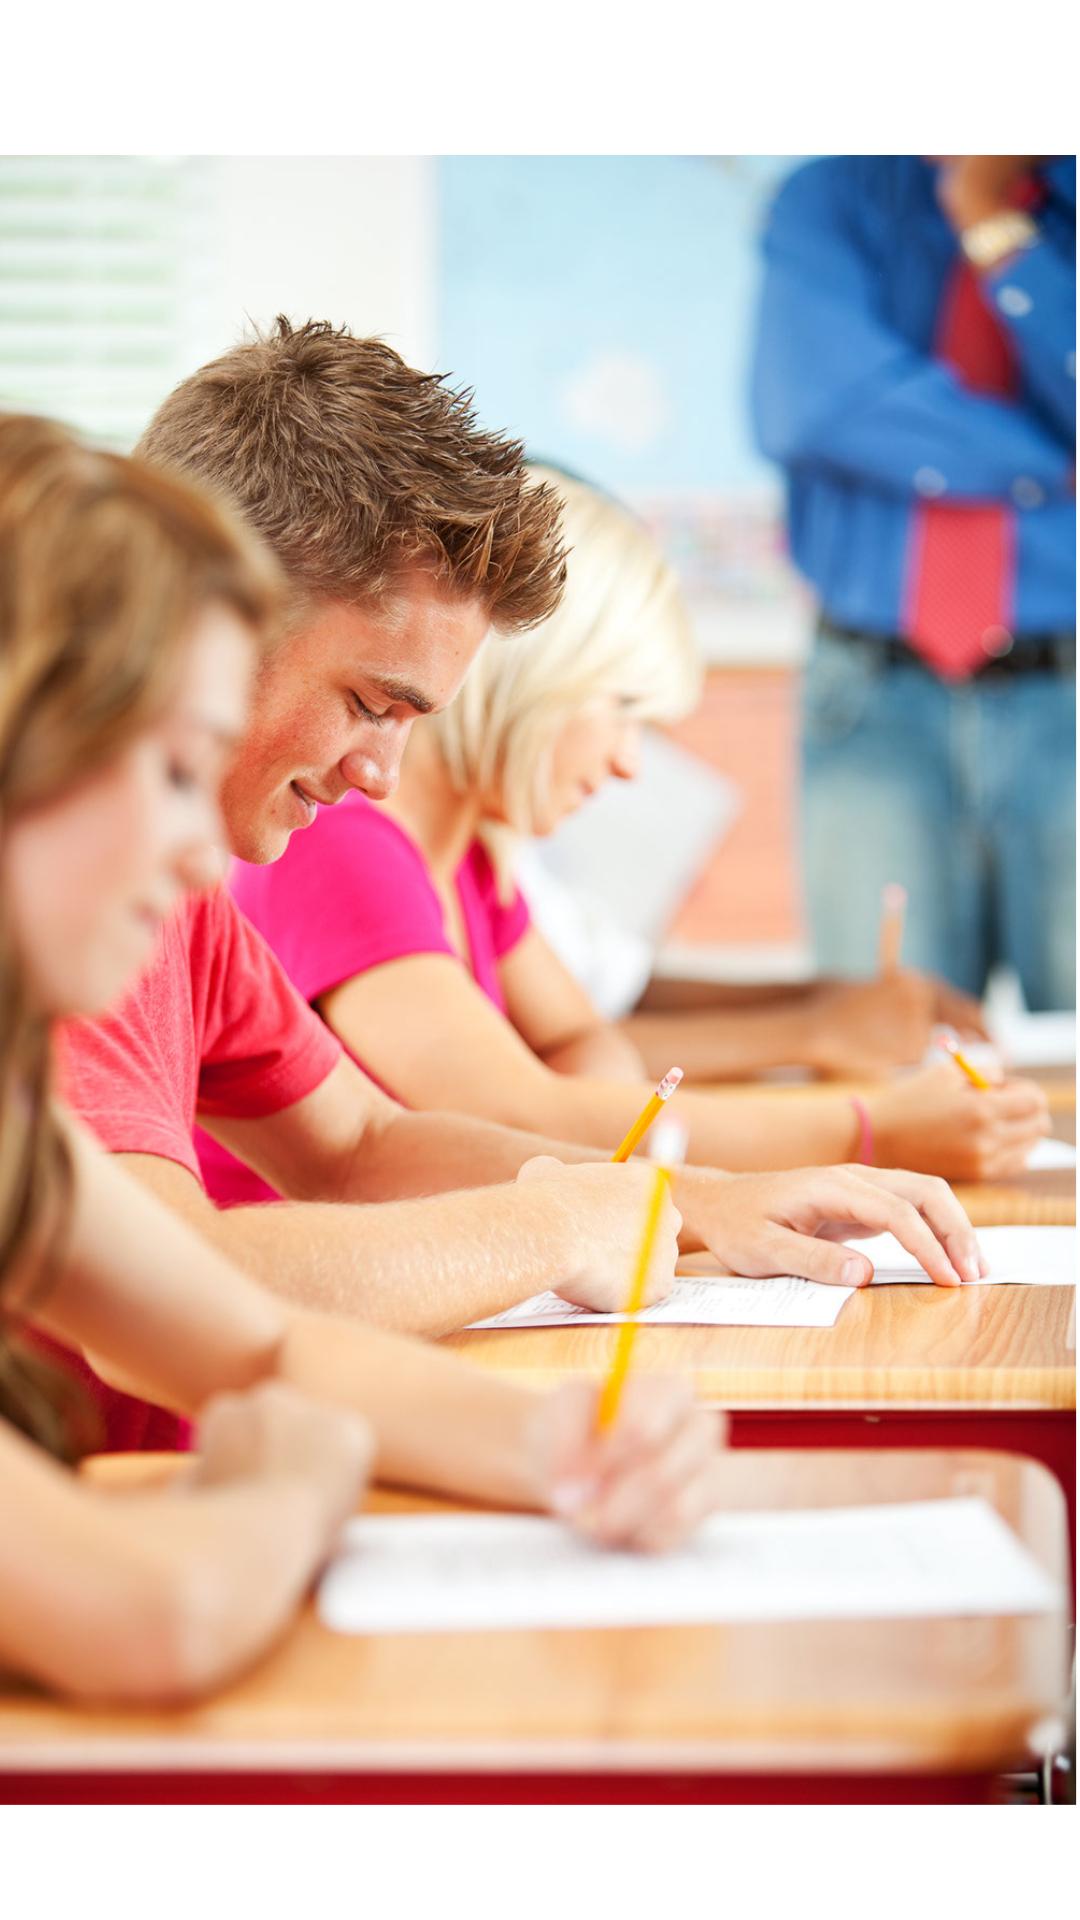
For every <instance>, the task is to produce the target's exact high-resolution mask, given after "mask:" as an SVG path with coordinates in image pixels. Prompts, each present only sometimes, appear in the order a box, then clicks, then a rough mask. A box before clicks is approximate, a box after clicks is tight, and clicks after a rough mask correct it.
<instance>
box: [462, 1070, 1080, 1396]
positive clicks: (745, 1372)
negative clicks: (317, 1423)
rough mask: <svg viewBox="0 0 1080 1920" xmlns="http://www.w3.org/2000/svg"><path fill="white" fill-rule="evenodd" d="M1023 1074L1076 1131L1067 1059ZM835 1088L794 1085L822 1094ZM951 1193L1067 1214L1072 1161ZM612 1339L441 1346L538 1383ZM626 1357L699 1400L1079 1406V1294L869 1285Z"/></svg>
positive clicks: (518, 1334) (542, 1335)
mask: <svg viewBox="0 0 1080 1920" xmlns="http://www.w3.org/2000/svg"><path fill="white" fill-rule="evenodd" d="M1032 1077H1033V1078H1035V1079H1038V1080H1039V1081H1040V1082H1041V1083H1042V1084H1043V1085H1044V1086H1045V1087H1046V1089H1047V1092H1048V1094H1049V1095H1050V1098H1051V1111H1052V1114H1053V1118H1054V1131H1055V1134H1057V1136H1058V1137H1059V1138H1062V1139H1073V1140H1074V1139H1075V1133H1076V1104H1075V1076H1074V1073H1073V1070H1072V1069H1071V1068H1050V1069H1047V1070H1045V1071H1040V1072H1038V1073H1035V1074H1033V1076H1032ZM730 1091H731V1092H732V1093H734V1094H736V1095H739V1094H742V1093H749V1092H761V1091H766V1092H768V1093H770V1094H771V1095H772V1096H774V1097H776V1098H784V1097H787V1096H788V1095H789V1093H790V1089H789V1088H786V1087H775V1086H774V1087H769V1088H765V1089H762V1088H750V1087H746V1086H740V1087H734V1088H731V1089H730ZM835 1091H836V1089H835V1087H825V1086H816V1087H810V1088H805V1089H800V1092H807V1093H809V1094H810V1095H811V1096H812V1097H821V1098H827V1097H828V1096H829V1094H830V1093H835ZM957 1191H958V1192H959V1193H960V1195H961V1198H962V1199H963V1200H964V1202H965V1205H967V1206H968V1208H969V1211H970V1213H971V1217H972V1218H973V1219H974V1220H975V1221H976V1223H977V1224H982V1225H991V1224H993V1225H997V1224H1040V1223H1042V1224H1053V1223H1059V1224H1072V1223H1075V1218H1076V1208H1075V1197H1074V1194H1075V1187H1074V1177H1073V1174H1072V1173H1071V1172H1069V1171H1064V1172H1061V1173H1043V1174H1026V1175H1024V1176H1023V1177H1022V1179H1021V1180H1020V1181H1017V1182H1013V1183H1011V1184H1010V1185H1009V1186H1008V1187H995V1186H981V1187H965V1188H958V1189H957ZM1040 1209H1044V1210H1040ZM616 1337H617V1329H615V1328H612V1327H588V1326H580V1325H579V1326H574V1327H552V1328H527V1329H522V1330H520V1331H513V1330H507V1329H503V1330H500V1331H497V1332H486V1333H458V1334H454V1335H452V1336H450V1338H449V1339H448V1340H447V1342H446V1344H447V1345H448V1346H451V1347H456V1348H457V1349H458V1350H459V1351H460V1352H462V1353H465V1354H467V1355H468V1358H469V1359H470V1360H472V1361H474V1362H475V1363H476V1364H478V1365H480V1366H490V1367H494V1368H498V1369H503V1370H506V1371H508V1372H512V1373H513V1374H514V1375H515V1377H516V1378H518V1379H520V1380H522V1381H524V1382H527V1383H529V1384H533V1385H545V1386H546V1385H550V1384H551V1383H552V1382H553V1381H555V1380H559V1379H566V1378H572V1377H577V1376H581V1375H586V1376H590V1377H595V1376H596V1375H598V1374H602V1373H604V1372H605V1371H606V1369H607V1368H608V1366H609V1365H610V1363H611V1357H612V1353H613V1349H614V1344H615V1339H616ZM634 1365H635V1367H638V1368H644V1369H646V1370H651V1371H654V1372H659V1373H687V1374H689V1375H691V1376H692V1377H693V1379H694V1382H695V1385H696V1389H697V1391H698V1393H699V1394H700V1395H701V1396H702V1397H703V1398H705V1399H708V1400H711V1401H715V1402H718V1403H720V1404H721V1405H723V1406H727V1407H731V1408H740V1407H741V1408H783V1409H789V1410H791V1409H803V1408H806V1409H814V1408H816V1409H822V1408H829V1409H831V1410H839V1409H842V1408H859V1409H869V1410H873V1409H876V1408H881V1409H886V1408H888V1409H899V1408H904V1409H934V1410H935V1411H942V1410H945V1409H949V1408H961V1409H966V1410H968V1411H973V1410H975V1409H979V1410H980V1411H988V1410H992V1409H1000V1410H1003V1411H1011V1412H1016V1411H1019V1410H1022V1409H1026V1410H1032V1409H1034V1410H1038V1411H1042V1412H1045V1411H1053V1410H1058V1411H1062V1412H1068V1411H1070V1410H1072V1409H1074V1408H1075V1406H1076V1295H1075V1292H1074V1290H1073V1289H1072V1288H1071V1287H964V1288H963V1289H962V1290H959V1291H957V1290H956V1289H952V1290H946V1289H944V1288H937V1287H926V1286H910V1287H903V1286H899V1287H898V1286H890V1287H878V1288H872V1289H869V1290H867V1291H865V1292H861V1293H858V1294H855V1295H854V1296H853V1297H852V1299H850V1300H849V1301H848V1302H847V1304H846V1306H845V1307H844V1308H843V1309H842V1311H841V1314H840V1317H839V1319H838V1320H837V1322H836V1324H835V1326H832V1327H820V1328H819V1327H656V1326H650V1327H643V1328H642V1329H641V1331H640V1333H639V1335H638V1341H637V1346H636V1348H635V1355H634Z"/></svg>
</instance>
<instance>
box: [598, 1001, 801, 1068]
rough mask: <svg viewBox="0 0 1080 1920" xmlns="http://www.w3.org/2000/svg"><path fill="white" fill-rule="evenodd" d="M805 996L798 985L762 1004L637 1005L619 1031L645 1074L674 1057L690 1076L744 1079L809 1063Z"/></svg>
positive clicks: (665, 1065)
mask: <svg viewBox="0 0 1080 1920" xmlns="http://www.w3.org/2000/svg"><path fill="white" fill-rule="evenodd" d="M808 998H809V996H808V992H807V990H806V989H803V990H801V991H799V990H795V991H792V992H790V993H788V994H786V996H785V997H784V998H783V999H782V1000H779V1001H777V1002H775V1003H773V1002H770V1003H768V1004H766V1005H763V1006H762V1005H755V1004H753V1002H750V1003H749V1004H747V1005H745V1006H743V1007H722V1006H715V1007H710V1006H702V1007H699V1008H695V1007H686V1008H682V1009H674V1008H673V1009H671V1010H663V1009H660V1008H656V1009H652V1008H640V1009H639V1010H638V1011H637V1012H635V1013H632V1014H629V1015H628V1016H627V1018H626V1019H625V1020H624V1021H623V1022H622V1031H623V1032H624V1033H625V1034H626V1036H627V1038H628V1039H629V1040H630V1041H632V1043H633V1045H634V1046H635V1047H636V1048H637V1050H638V1052H639V1053H640V1054H641V1057H642V1059H643V1060H644V1061H645V1064H646V1066H647V1067H648V1070H649V1072H650V1073H663V1072H665V1071H666V1068H667V1067H668V1066H670V1065H671V1064H672V1062H673V1061H675V1062H677V1064H678V1065H679V1066H681V1067H682V1069H683V1071H684V1073H685V1074H686V1075H687V1077H688V1078H689V1079H692V1080H741V1079H749V1078H752V1077H753V1076H754V1075H755V1074H757V1073H762V1072H764V1071H765V1070H766V1069H768V1068H770V1067H792V1066H796V1067H797V1066H804V1065H809V1064H810V1059H811V1051H812V1049H811V1034H810V1028H809V1024H808ZM804 1003H805V1004H804Z"/></svg>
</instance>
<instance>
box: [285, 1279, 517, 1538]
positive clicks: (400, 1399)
mask: <svg viewBox="0 0 1080 1920" xmlns="http://www.w3.org/2000/svg"><path fill="white" fill-rule="evenodd" d="M279 1368H280V1371H281V1373H282V1375H283V1376H284V1377H285V1378H286V1379H289V1380H291V1381H292V1382H293V1383H294V1384H295V1385H296V1386H298V1387H301V1388H303V1389H305V1390H306V1391H307V1392H309V1393H316V1394H317V1395H318V1396H319V1398H320V1399H332V1400H336V1401H338V1402H339V1403H340V1404H341V1405H342V1406H345V1407H349V1408H351V1409H352V1410H353V1411H356V1412H360V1413H362V1414H363V1416H364V1418H365V1419H366V1420H368V1421H369V1422H370V1424H371V1426H372V1427H373V1429H374V1432H375V1436H376V1449H377V1450H376V1461H375V1471H376V1474H377V1476H378V1478H379V1479H380V1480H385V1481H390V1482H393V1483H395V1484H398V1485H402V1486H411V1487H423V1488H426V1489H428V1490H429V1491H431V1492H435V1493H454V1494H459V1495H464V1496H466V1497H468V1498H471V1499H477V1500H487V1501H491V1502H493V1503H497V1504H503V1505H513V1506H535V1505H536V1504H537V1488H536V1484H535V1481H534V1478H533V1475H532V1472H531V1471H530V1464H529V1460H530V1456H529V1446H528V1432H529V1425H530V1421H531V1419H532V1416H533V1412H534V1404H535V1403H534V1397H533V1395H532V1394H530V1393H528V1392H526V1391H525V1390H524V1389H523V1388H521V1387H517V1386H514V1385H512V1384H511V1383H510V1382H509V1381H507V1380H501V1379H499V1378H498V1377H497V1376H496V1375H494V1374H489V1373H486V1372H481V1371H480V1369H479V1368H475V1367H471V1366H469V1365H467V1364H466V1362H465V1361H463V1360H461V1359H459V1358H458V1357H457V1356H456V1355H454V1354H450V1353H445V1352H440V1351H439V1350H438V1349H436V1348H433V1347H430V1346H424V1345H422V1344H421V1343H420V1342H418V1341H405V1340H399V1339H395V1338H393V1337H392V1336H390V1335H388V1334H384V1333H380V1332H378V1331H377V1330H373V1329H372V1328H369V1327H352V1326H343V1325H340V1324H335V1325H334V1326H333V1328H332V1330H331V1329H330V1328H328V1327H327V1326H326V1323H325V1322H324V1321H322V1320H321V1319H320V1318H318V1317H316V1316H314V1315H310V1314H298V1315H295V1316H293V1317H292V1318H291V1319H290V1323H289V1328H288V1331H287V1334H286V1337H285V1340H284V1341H283V1343H282V1347H281V1351H280V1359H279Z"/></svg>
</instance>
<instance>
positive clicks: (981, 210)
mask: <svg viewBox="0 0 1080 1920" xmlns="http://www.w3.org/2000/svg"><path fill="white" fill-rule="evenodd" d="M1040 158H1041V156H1040V155H1039V154H1035V153H950V154H946V155H944V156H943V158H942V163H941V167H940V169H939V172H938V180H937V194H938V199H939V200H940V202H941V206H942V210H943V212H944V214H945V217H946V219H947V220H949V221H950V222H951V224H952V226H953V227H954V228H955V229H956V231H957V232H958V233H959V232H962V231H963V229H964V228H965V227H970V226H974V224H975V222H976V221H977V220H985V219H986V218H987V217H988V215H990V214H993V213H1001V212H1003V211H1004V209H1005V208H1006V207H1010V206H1012V204H1013V200H1012V192H1013V188H1014V187H1015V186H1016V183H1017V181H1019V180H1022V179H1023V178H1024V176H1025V174H1028V173H1030V172H1031V170H1032V168H1033V167H1036V166H1038V164H1039V160H1040Z"/></svg>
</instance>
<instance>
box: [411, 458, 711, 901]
mask: <svg viewBox="0 0 1080 1920" xmlns="http://www.w3.org/2000/svg"><path fill="white" fill-rule="evenodd" d="M528 472H529V477H530V479H531V480H534V481H538V482H542V483H543V484H544V485H545V486H547V487H550V488H551V489H552V490H553V491H554V492H555V493H556V494H557V495H558V497H559V499H560V501H561V503H562V509H563V521H562V531H563V538H564V541H565V543H566V548H567V568H566V587H565V590H564V592H563V597H562V600H561V602H560V604H559V606H558V608H557V609H556V611H555V612H554V613H553V614H552V615H551V616H550V617H549V618H548V619H547V620H545V621H544V622H543V623H542V624H541V625H540V626H538V627H536V628H535V629H534V630H533V631H532V632H531V633H528V634H521V635H513V636H511V637H509V638H505V639H502V638H498V637H493V638H492V639H490V640H489V642H488V644H487V645H486V646H485V647H484V648H483V649H482V650H481V652H480V654H479V655H478V657H477V659H476V661H475V662H474V664H473V666H472V668H471V669H470V671H469V674H468V677H467V678H466V681H465V684H464V686H463V687H462V689H461V692H460V693H459V694H458V696H457V699H456V700H454V701H453V702H452V703H451V705H450V706H449V707H447V708H446V710H445V711H444V712H443V713H440V714H434V715H432V717H431V719H430V720H429V721H427V722H426V723H425V724H426V725H427V726H428V727H429V728H430V729H431V730H432V732H433V734H434V736H435V738H436V740H437V744H438V747H439V750H440V752H441V754H442V757H443V760H444V761H445V764H446V768H447V771H448V773H449V775H450V778H451V780H452V782H453V784H454V786H455V787H456V788H457V790H458V791H459V792H461V793H465V792H470V791H472V792H475V791H477V790H479V791H482V792H484V793H488V792H491V791H494V790H497V791H498V792H499V795H500V798H501V803H502V807H503V811H504V814H505V821H506V824H505V825H503V824H499V823H495V822H493V821H486V822H484V824H483V826H482V827H481V835H482V838H483V840H484V842H485V844H486V846H487V848H488V851H489V853H490V855H491V858H492V861H493V863H494V866H495V871H496V876H497V879H498V882H499V890H500V892H501V893H503V894H504V895H505V894H506V892H507V890H508V888H509V884H510V871H511V865H512V861H513V856H514V847H515V845H516V842H517V839H518V838H519V837H520V836H523V835H528V834H531V833H532V832H533V831H534V829H535V823H536V820H537V818H538V816H539V813H540V810H541V808H542V806H543V803H544V797H545V793H546V788H547V782H548V780H549V778H550V771H551V758H552V752H553V749H554V746H555V742H556V739H557V737H558V734H559V731H560V729H561V727H562V725H563V722H564V721H565V720H566V718H567V716H568V714H571V713H574V712H576V711H577V710H578V709H579V708H580V707H582V706H584V705H586V704H587V703H588V702H589V701H591V700H594V699H596V698H597V697H599V696H601V695H603V694H605V693H615V694H622V695H626V696H629V697H632V698H633V699H634V701H635V705H636V712H637V715H638V717H640V718H641V719H644V720H651V721H672V720H679V719H682V718H683V717H684V715H686V714H687V713H689V712H691V711H692V710H693V708H694V707H695V706H696V705H697V702H698V700H699V698H700V694H701V685H702V668H701V663H700V660H699V658H698V655H697V651H696V648H695V645H694V638H693V632H692V628H691V624H690V618H689V615H688V613H687V611H686V606H685V603H684V601H683V599H682V596H681V593H680V590H679V583H678V581H677V579H676V577H675V574H674V572H673V570H672V568H671V567H670V566H669V565H668V562H667V561H666V560H665V558H664V556H663V554H662V553H661V552H660V549H659V547H658V546H657V544H656V542H655V541H654V539H653V538H652V535H651V534H650V533H649V531H648V529H647V528H646V527H645V526H644V525H643V524H642V523H641V522H640V521H639V520H637V519H636V518H635V517H634V515H632V514H631V513H629V512H628V511H627V510H626V508H625V507H622V506H620V505H619V504H618V502H617V501H615V500H612V499H611V498H610V497H609V496H608V495H606V494H603V493H600V492H598V491H597V490H596V489H595V488H593V487H590V486H587V485H586V484H585V482H584V481H581V480H572V479H570V478H568V477H567V476H566V475H564V474H561V473H558V472H556V471H554V470H553V469H550V468H546V467H542V466H535V465H534V466H530V467H529V469H528Z"/></svg>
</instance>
